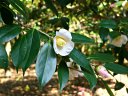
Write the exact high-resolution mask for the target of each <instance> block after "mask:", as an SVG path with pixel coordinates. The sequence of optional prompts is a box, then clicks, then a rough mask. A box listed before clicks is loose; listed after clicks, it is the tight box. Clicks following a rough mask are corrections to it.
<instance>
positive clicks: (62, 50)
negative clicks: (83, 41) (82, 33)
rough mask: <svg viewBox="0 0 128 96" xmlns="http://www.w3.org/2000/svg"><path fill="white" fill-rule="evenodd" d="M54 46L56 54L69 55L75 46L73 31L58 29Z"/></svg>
mask: <svg viewBox="0 0 128 96" xmlns="http://www.w3.org/2000/svg"><path fill="white" fill-rule="evenodd" d="M53 48H54V50H55V52H56V54H59V55H61V56H67V55H69V54H70V52H71V51H72V50H73V48H74V42H72V36H71V33H70V32H69V31H67V30H65V29H60V30H59V31H57V32H56V36H55V37H54V39H53Z"/></svg>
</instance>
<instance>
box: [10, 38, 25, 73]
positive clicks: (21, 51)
mask: <svg viewBox="0 0 128 96" xmlns="http://www.w3.org/2000/svg"><path fill="white" fill-rule="evenodd" d="M26 52H27V39H26V36H23V37H21V38H19V39H18V40H17V41H16V43H15V44H14V46H13V48H12V51H11V58H12V61H13V64H14V66H15V67H16V70H17V72H18V68H19V67H21V65H22V62H23V61H24V59H25V55H26Z"/></svg>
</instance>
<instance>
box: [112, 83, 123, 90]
mask: <svg viewBox="0 0 128 96" xmlns="http://www.w3.org/2000/svg"><path fill="white" fill-rule="evenodd" d="M123 87H124V83H122V82H116V85H115V88H114V89H115V90H120V89H121V88H123Z"/></svg>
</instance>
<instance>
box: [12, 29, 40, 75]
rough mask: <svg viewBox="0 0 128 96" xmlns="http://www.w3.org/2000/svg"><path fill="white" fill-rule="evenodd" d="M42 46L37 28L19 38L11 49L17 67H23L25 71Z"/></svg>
mask: <svg viewBox="0 0 128 96" xmlns="http://www.w3.org/2000/svg"><path fill="white" fill-rule="evenodd" d="M39 48H40V37H39V33H38V31H37V30H35V29H30V30H29V31H28V33H27V34H26V35H25V36H23V37H21V38H19V39H18V40H17V41H16V43H15V45H14V46H13V48H12V51H11V57H12V61H13V63H14V65H15V66H16V69H17V71H18V68H19V67H21V68H22V69H23V73H25V71H26V69H27V68H28V67H29V66H30V65H31V64H32V63H33V62H34V60H35V59H36V56H37V54H38V51H39Z"/></svg>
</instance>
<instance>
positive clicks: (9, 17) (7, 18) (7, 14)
mask: <svg viewBox="0 0 128 96" xmlns="http://www.w3.org/2000/svg"><path fill="white" fill-rule="evenodd" d="M0 12H1V17H2V20H3V21H4V23H5V24H8V25H9V24H12V23H13V13H12V10H11V9H10V8H9V7H7V8H6V7H2V8H1V9H0Z"/></svg>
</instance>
